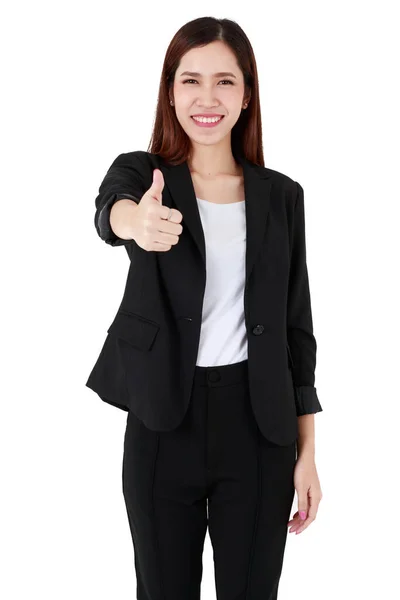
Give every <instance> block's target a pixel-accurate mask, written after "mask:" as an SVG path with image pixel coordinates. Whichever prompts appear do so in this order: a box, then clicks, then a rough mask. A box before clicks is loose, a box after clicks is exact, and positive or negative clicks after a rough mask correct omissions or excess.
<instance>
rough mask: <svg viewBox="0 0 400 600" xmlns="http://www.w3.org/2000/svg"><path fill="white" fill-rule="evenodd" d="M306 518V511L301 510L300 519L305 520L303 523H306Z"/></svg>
mask: <svg viewBox="0 0 400 600" xmlns="http://www.w3.org/2000/svg"><path fill="white" fill-rule="evenodd" d="M305 518H306V513H305V511H304V510H301V511H300V519H303V521H304V519H305Z"/></svg>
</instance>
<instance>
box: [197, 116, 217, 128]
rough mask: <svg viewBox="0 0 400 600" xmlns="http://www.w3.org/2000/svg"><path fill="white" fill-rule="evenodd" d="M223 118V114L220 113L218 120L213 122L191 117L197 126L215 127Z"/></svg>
mask: <svg viewBox="0 0 400 600" xmlns="http://www.w3.org/2000/svg"><path fill="white" fill-rule="evenodd" d="M223 118H224V115H221V118H220V119H219V121H216V122H215V123H200V121H196V119H193V117H191V119H192V121H193V123H195V124H196V125H198V126H199V127H216V126H217V125H219V124H220V123H221V121H222V119H223Z"/></svg>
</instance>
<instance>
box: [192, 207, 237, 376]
mask: <svg viewBox="0 0 400 600" xmlns="http://www.w3.org/2000/svg"><path fill="white" fill-rule="evenodd" d="M197 201H198V202H197V205H198V208H199V214H200V218H201V221H202V226H203V231H204V238H205V245H206V273H207V278H206V289H205V293H204V302H203V313H202V324H201V331H200V341H199V350H198V355H197V361H196V365H198V366H204V367H209V366H214V367H216V366H219V365H226V364H232V363H236V362H241V361H242V360H246V359H247V332H246V326H245V320H244V283H245V268H246V263H245V260H246V206H245V201H244V200H243V201H242V202H233V203H230V204H216V203H215V202H208V201H207V200H203V199H201V198H197Z"/></svg>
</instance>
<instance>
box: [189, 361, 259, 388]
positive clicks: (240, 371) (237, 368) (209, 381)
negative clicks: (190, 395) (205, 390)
mask: <svg viewBox="0 0 400 600" xmlns="http://www.w3.org/2000/svg"><path fill="white" fill-rule="evenodd" d="M247 369H248V360H247V359H246V360H242V361H241V362H238V363H233V364H229V365H220V366H217V367H213V366H212V367H200V366H198V365H196V368H195V372H194V385H209V386H213V387H217V386H224V385H231V384H233V383H241V382H243V381H247V377H248V370H247Z"/></svg>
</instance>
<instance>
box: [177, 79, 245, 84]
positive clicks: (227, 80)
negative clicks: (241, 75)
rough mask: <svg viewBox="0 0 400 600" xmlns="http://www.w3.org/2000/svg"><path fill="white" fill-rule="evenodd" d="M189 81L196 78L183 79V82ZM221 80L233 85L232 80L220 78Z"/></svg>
mask: <svg viewBox="0 0 400 600" xmlns="http://www.w3.org/2000/svg"><path fill="white" fill-rule="evenodd" d="M189 81H196V79H185V81H183V83H189ZM221 81H225V82H227V83H230V84H231V85H233V81H230V79H221ZM220 83H221V82H220Z"/></svg>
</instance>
